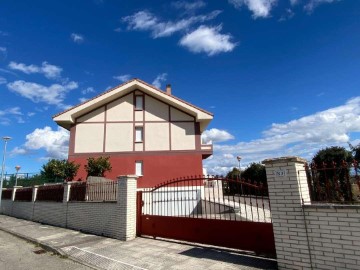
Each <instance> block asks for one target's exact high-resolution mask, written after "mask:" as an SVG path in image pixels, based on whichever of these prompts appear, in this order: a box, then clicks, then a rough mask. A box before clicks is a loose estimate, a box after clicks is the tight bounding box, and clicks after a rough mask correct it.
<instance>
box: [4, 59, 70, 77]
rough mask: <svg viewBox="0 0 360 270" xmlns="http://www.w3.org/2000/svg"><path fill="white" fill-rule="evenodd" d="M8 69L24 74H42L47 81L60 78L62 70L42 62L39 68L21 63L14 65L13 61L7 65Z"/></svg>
mask: <svg viewBox="0 0 360 270" xmlns="http://www.w3.org/2000/svg"><path fill="white" fill-rule="evenodd" d="M9 68H10V69H12V70H18V71H21V72H24V73H26V74H32V73H41V74H44V75H45V77H46V78H48V79H56V78H60V76H61V72H62V70H63V69H62V68H61V67H59V66H55V65H51V64H49V63H48V62H46V61H44V62H42V64H41V66H37V65H25V64H23V63H16V62H14V61H11V62H10V63H9Z"/></svg>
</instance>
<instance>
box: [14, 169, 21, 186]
mask: <svg viewBox="0 0 360 270" xmlns="http://www.w3.org/2000/svg"><path fill="white" fill-rule="evenodd" d="M20 169H21V167H20V166H19V165H16V166H15V170H16V174H15V186H17V178H18V173H19V170H20Z"/></svg>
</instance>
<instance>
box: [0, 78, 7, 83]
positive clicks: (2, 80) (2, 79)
mask: <svg viewBox="0 0 360 270" xmlns="http://www.w3.org/2000/svg"><path fill="white" fill-rule="evenodd" d="M5 83H7V80H6V79H5V78H4V77H1V76H0V84H5Z"/></svg>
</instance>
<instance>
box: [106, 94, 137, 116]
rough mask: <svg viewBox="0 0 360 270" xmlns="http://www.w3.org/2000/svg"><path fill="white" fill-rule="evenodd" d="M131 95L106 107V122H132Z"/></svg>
mask: <svg viewBox="0 0 360 270" xmlns="http://www.w3.org/2000/svg"><path fill="white" fill-rule="evenodd" d="M133 111H134V107H133V95H132V94H130V95H126V96H125V97H122V98H120V99H118V100H115V101H113V102H111V103H109V104H108V105H107V112H106V121H133Z"/></svg>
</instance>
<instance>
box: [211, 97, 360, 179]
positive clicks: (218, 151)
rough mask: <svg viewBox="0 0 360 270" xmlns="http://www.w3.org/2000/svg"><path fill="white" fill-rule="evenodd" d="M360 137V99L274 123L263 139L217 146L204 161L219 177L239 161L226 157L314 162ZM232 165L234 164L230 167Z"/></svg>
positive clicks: (248, 161)
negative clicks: (324, 150)
mask: <svg viewBox="0 0 360 270" xmlns="http://www.w3.org/2000/svg"><path fill="white" fill-rule="evenodd" d="M355 133H356V134H358V135H359V133H360V97H356V98H353V99H350V100H348V101H347V102H346V103H345V104H344V105H341V106H338V107H334V108H331V109H328V110H325V111H321V112H318V113H315V114H312V115H309V116H305V117H302V118H299V119H295V120H292V121H289V122H287V123H282V124H279V123H274V124H272V125H271V128H270V129H268V130H265V131H264V132H263V135H264V136H263V138H260V139H256V140H252V141H247V142H244V141H243V142H238V143H237V144H233V145H231V144H227V145H217V144H215V145H214V156H213V158H212V159H210V160H206V161H205V167H206V168H207V170H208V172H209V173H215V174H220V173H221V172H223V171H224V170H225V168H227V170H226V171H229V170H230V169H231V168H232V167H233V166H235V165H236V160H235V159H234V160H233V161H228V160H224V154H232V155H233V156H237V155H241V156H242V157H243V160H242V163H243V164H244V165H245V164H249V163H250V162H258V161H262V160H263V159H265V158H272V157H279V156H289V155H295V156H301V157H304V158H306V159H311V158H312V156H313V155H314V154H315V153H316V152H317V151H318V150H320V149H322V148H324V147H327V146H334V145H340V146H345V147H346V146H347V142H349V141H351V140H352V139H351V134H355ZM229 162H230V163H231V164H229Z"/></svg>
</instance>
